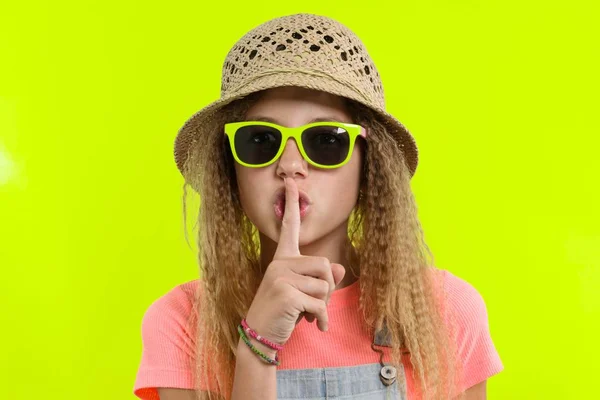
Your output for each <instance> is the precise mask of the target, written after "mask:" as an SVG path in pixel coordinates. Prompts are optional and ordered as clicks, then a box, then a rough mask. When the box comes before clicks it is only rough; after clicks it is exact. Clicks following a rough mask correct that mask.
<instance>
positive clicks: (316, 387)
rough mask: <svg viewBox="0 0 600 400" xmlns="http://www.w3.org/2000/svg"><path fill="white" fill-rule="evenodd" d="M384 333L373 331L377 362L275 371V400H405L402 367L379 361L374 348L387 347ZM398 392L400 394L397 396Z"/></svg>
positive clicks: (387, 340)
mask: <svg viewBox="0 0 600 400" xmlns="http://www.w3.org/2000/svg"><path fill="white" fill-rule="evenodd" d="M386 333H387V331H386V329H385V326H384V329H383V330H382V331H379V332H376V334H375V336H374V339H373V345H372V346H371V347H372V348H373V350H374V351H376V352H379V353H380V354H381V356H382V357H381V359H380V363H375V364H364V365H356V366H352V367H338V368H314V369H288V370H278V371H277V399H278V400H292V399H302V400H326V399H339V400H394V399H401V400H406V376H405V374H404V366H403V365H400V366H392V365H391V364H386V363H384V362H383V360H382V358H383V353H382V352H381V351H380V350H378V349H377V348H376V347H375V346H386V347H390V346H389V336H388V335H387V334H386ZM399 393H400V395H399Z"/></svg>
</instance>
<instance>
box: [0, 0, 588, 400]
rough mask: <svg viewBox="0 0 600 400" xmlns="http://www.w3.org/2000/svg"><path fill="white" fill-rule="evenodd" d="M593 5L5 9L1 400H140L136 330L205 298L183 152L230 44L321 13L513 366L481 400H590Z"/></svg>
mask: <svg viewBox="0 0 600 400" xmlns="http://www.w3.org/2000/svg"><path fill="white" fill-rule="evenodd" d="M592 3H593V2H591V1H590V2H589V4H584V3H583V2H581V1H569V2H552V1H550V2H548V1H529V2H520V1H516V0H510V1H488V2H484V1H474V0H471V1H467V0H452V1H450V0H449V1H411V2H405V1H403V2H392V1H390V2H389V3H378V2H374V1H360V2H358V1H357V2H351V1H313V0H307V1H301V2H269V1H263V2H246V1H237V0H230V1H226V2H215V3H214V4H208V3H206V2H203V1H185V2H182V1H169V2H160V3H151V2H142V1H136V2H124V3H121V2H117V1H115V0H108V1H59V2H50V1H45V2H43V1H34V2H24V3H18V4H17V3H16V2H12V3H4V4H3V6H2V9H3V10H2V12H1V13H0V57H1V62H0V232H1V235H2V236H1V238H2V242H1V244H0V267H1V271H2V278H1V279H0V296H1V297H0V301H1V304H2V308H3V311H2V316H1V320H2V329H0V337H1V342H0V343H2V350H1V351H0V384H1V388H2V389H1V390H0V393H1V394H0V397H1V398H6V399H12V400H18V399H19V400H20V399H133V394H132V388H133V383H134V378H135V374H136V371H137V367H138V363H139V360H140V354H141V339H140V323H141V319H142V316H143V313H144V311H145V310H146V308H147V307H148V306H149V305H150V303H151V302H152V301H154V300H155V299H156V298H158V297H159V296H161V295H162V294H164V293H166V292H167V291H168V290H170V289H172V288H173V287H174V286H176V285H178V284H181V283H183V282H186V281H188V280H192V279H195V278H196V277H197V268H196V264H195V255H194V252H193V251H192V249H190V248H188V246H187V244H186V243H185V240H184V235H183V228H182V217H181V214H182V212H181V199H180V196H181V184H182V179H181V177H180V175H179V173H178V171H177V169H176V167H175V164H174V162H173V159H172V152H171V151H172V145H173V139H174V137H175V134H176V132H177V130H178V129H179V127H180V126H181V125H182V124H183V122H184V121H185V120H186V119H187V118H188V117H189V116H191V115H192V114H193V113H194V112H195V111H196V110H198V109H199V108H201V107H202V106H204V105H206V104H208V103H209V102H210V101H212V100H214V99H216V98H217V97H218V95H219V85H220V71H221V63H222V62H223V59H224V57H225V55H226V53H227V51H228V50H229V48H230V47H231V46H232V45H233V44H234V43H235V41H236V40H237V39H238V38H239V37H241V36H242V35H243V34H244V33H245V32H246V31H247V30H249V29H251V28H253V27H254V26H256V25H258V24H260V23H262V22H264V21H266V20H267V19H270V18H272V17H277V16H281V15H286V14H291V13H296V12H312V13H317V14H326V15H329V16H331V17H334V18H336V19H338V20H340V21H341V22H343V23H345V24H346V25H348V26H349V27H351V28H352V29H353V30H354V31H355V32H356V33H357V34H358V35H359V36H360V37H361V38H362V39H363V41H364V43H365V44H366V47H367V49H368V51H369V52H370V54H371V55H372V56H373V58H374V60H375V63H376V65H377V66H378V68H379V70H380V73H381V75H382V78H383V82H384V88H385V92H386V96H387V100H388V108H389V110H390V111H391V112H392V113H394V114H395V115H397V116H398V118H399V119H400V120H402V121H403V122H404V123H405V124H406V125H407V127H408V128H409V129H410V130H411V131H412V132H413V134H414V135H415V137H416V139H417V142H418V145H419V148H420V151H421V160H420V165H419V168H418V171H417V174H416V176H415V178H414V180H413V182H414V190H415V192H416V196H417V201H418V203H419V207H420V208H419V210H420V215H421V218H422V221H423V225H424V229H425V232H426V237H427V240H428V242H429V244H430V246H431V248H432V250H433V252H434V254H435V256H436V261H437V265H438V266H439V267H440V268H444V269H448V270H450V271H452V272H453V273H455V274H456V275H458V276H460V277H462V278H463V279H466V280H467V281H469V282H471V283H472V284H473V285H474V286H475V287H476V288H477V289H478V290H479V291H480V293H481V294H482V295H483V297H484V298H485V300H486V303H487V307H488V312H489V321H490V329H491V333H492V337H493V339H494V342H495V344H496V347H497V349H498V351H499V352H500V355H501V358H502V361H503V362H504V365H505V371H504V372H502V373H501V374H500V375H498V376H496V377H494V378H492V379H490V381H489V398H490V399H592V398H598V397H597V396H598V388H597V385H596V384H597V379H598V377H597V375H598V372H599V367H598V364H599V362H600V361H599V360H600V346H599V345H598V343H597V340H598V339H597V338H598V337H599V336H600V335H599V332H598V331H599V329H598V328H599V322H598V321H599V320H600V318H599V317H600V271H599V270H598V267H599V264H600V227H599V226H600V217H599V212H598V208H597V207H598V204H600V201H599V196H598V181H599V179H598V174H599V173H600V168H599V167H598V161H597V157H598V152H599V149H600V140H599V139H598V135H599V133H600V132H599V129H598V127H599V124H598V90H599V89H600V87H599V86H600V85H599V84H598V70H600V66H599V63H598V54H599V50H600V49H599V45H598V43H599V40H598V39H599V37H598V36H599V35H598V32H597V30H595V29H596V28H595V25H597V23H598V12H597V11H598V9H597V6H592ZM157 4H160V5H157Z"/></svg>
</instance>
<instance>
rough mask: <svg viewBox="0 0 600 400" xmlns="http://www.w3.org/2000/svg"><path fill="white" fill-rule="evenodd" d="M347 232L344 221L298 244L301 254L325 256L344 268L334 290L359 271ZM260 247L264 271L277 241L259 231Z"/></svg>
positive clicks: (271, 258)
mask: <svg viewBox="0 0 600 400" xmlns="http://www.w3.org/2000/svg"><path fill="white" fill-rule="evenodd" d="M347 232H348V226H347V223H346V224H343V225H341V226H340V227H338V228H337V229H336V230H334V231H332V232H330V233H329V234H327V235H326V236H324V237H322V238H320V239H318V240H315V241H312V242H311V243H308V244H306V245H302V243H301V245H300V254H301V255H303V256H314V257H325V258H327V259H328V260H329V262H332V263H337V264H341V265H342V266H343V267H344V268H345V269H346V274H345V275H344V278H343V279H342V281H341V282H340V283H339V284H338V285H337V286H336V290H337V289H342V288H344V287H346V286H348V285H351V284H353V283H354V282H356V280H357V279H358V276H359V272H360V269H359V265H358V262H357V261H356V260H357V257H354V256H353V254H352V253H353V252H354V249H353V248H351V245H350V240H349V239H348V234H347ZM260 249H261V250H260V258H261V268H262V271H265V270H266V269H267V267H268V266H269V264H271V262H272V261H273V256H274V255H275V250H276V249H277V243H276V242H274V241H273V240H271V239H270V238H268V237H267V236H265V235H263V234H262V233H261V234H260Z"/></svg>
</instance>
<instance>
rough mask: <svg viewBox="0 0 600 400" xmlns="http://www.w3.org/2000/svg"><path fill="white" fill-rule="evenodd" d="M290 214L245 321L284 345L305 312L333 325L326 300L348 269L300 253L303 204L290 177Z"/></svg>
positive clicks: (323, 327) (287, 206)
mask: <svg viewBox="0 0 600 400" xmlns="http://www.w3.org/2000/svg"><path fill="white" fill-rule="evenodd" d="M284 182H285V189H286V190H285V212H284V215H283V221H282V225H281V232H280V236H279V242H278V244H277V249H276V251H275V255H274V257H273V261H272V262H271V263H270V264H269V266H268V267H267V269H266V271H265V274H264V277H263V279H262V282H261V283H260V286H259V288H258V290H257V292H256V295H255V297H254V300H253V301H252V304H251V305H250V308H249V310H248V314H247V316H246V321H247V322H248V325H249V326H250V327H251V328H252V329H254V330H255V331H256V332H258V334H259V335H261V336H264V337H265V338H267V339H269V340H271V341H274V342H276V343H279V344H284V343H285V342H286V341H287V340H288V339H289V337H290V335H291V334H292V332H293V330H294V328H295V327H296V324H297V323H298V322H300V320H301V319H302V317H303V316H306V319H307V320H308V321H309V322H312V321H314V319H315V318H316V319H317V326H318V327H319V329H320V330H321V331H326V330H327V328H328V316H327V303H328V302H329V298H330V297H331V293H333V291H334V290H335V287H336V286H337V284H338V283H339V282H341V280H342V279H343V277H344V274H345V272H346V270H345V268H344V267H343V266H342V265H340V264H336V263H331V262H329V260H328V259H327V258H325V257H309V256H303V255H301V254H300V247H299V240H300V206H299V200H298V198H299V195H298V187H297V186H296V181H295V180H294V179H291V178H286V179H285V180H284Z"/></svg>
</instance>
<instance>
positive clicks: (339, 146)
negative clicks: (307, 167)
mask: <svg viewBox="0 0 600 400" xmlns="http://www.w3.org/2000/svg"><path fill="white" fill-rule="evenodd" d="M302 144H303V146H304V150H305V151H306V154H307V155H308V157H309V158H310V159H311V160H313V161H314V162H316V163H317V164H322V165H336V164H339V163H341V162H342V161H344V160H345V159H346V156H347V155H348V150H349V149H350V135H349V134H348V132H347V131H346V130H345V129H344V128H340V127H337V126H313V127H312V128H308V129H307V130H305V131H304V132H303V133H302Z"/></svg>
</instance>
